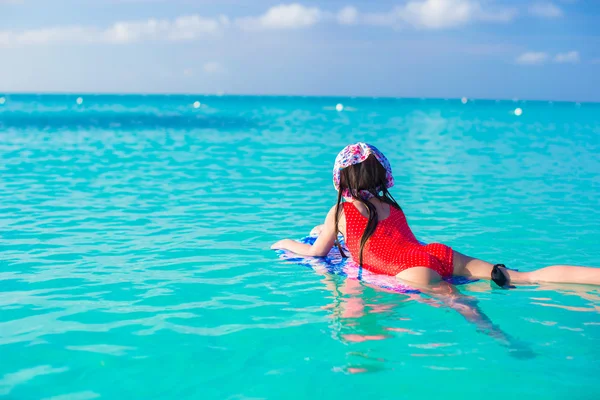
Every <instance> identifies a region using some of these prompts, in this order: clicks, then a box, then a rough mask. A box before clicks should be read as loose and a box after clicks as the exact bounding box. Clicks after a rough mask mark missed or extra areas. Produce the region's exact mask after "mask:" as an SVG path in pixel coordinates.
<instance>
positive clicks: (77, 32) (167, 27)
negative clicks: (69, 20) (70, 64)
mask: <svg viewBox="0 0 600 400" xmlns="http://www.w3.org/2000/svg"><path fill="white" fill-rule="evenodd" d="M227 25H229V19H228V18H227V17H225V16H221V17H219V18H203V17H201V16H199V15H188V16H182V17H179V18H176V19H174V20H159V19H148V20H145V21H124V22H116V23H114V24H113V25H111V26H109V27H107V28H105V29H98V28H95V27H86V26H57V27H50V28H42V29H31V30H26V31H21V32H14V31H0V47H18V46H24V45H45V44H53V43H117V44H124V43H136V42H140V41H145V40H168V41H185V40H194V39H198V38H200V37H202V36H209V35H214V34H216V33H218V32H219V31H220V30H221V29H222V28H224V27H225V26H227Z"/></svg>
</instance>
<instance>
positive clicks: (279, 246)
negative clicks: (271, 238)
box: [271, 239, 291, 250]
mask: <svg viewBox="0 0 600 400" xmlns="http://www.w3.org/2000/svg"><path fill="white" fill-rule="evenodd" d="M290 242H291V240H290V239H283V240H280V241H279V242H277V243H274V244H273V245H272V246H271V250H287V249H288V247H289V243H290Z"/></svg>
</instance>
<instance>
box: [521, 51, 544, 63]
mask: <svg viewBox="0 0 600 400" xmlns="http://www.w3.org/2000/svg"><path fill="white" fill-rule="evenodd" d="M547 60H548V53H544V52H542V51H529V52H527V53H523V54H521V55H520V56H519V57H517V59H516V62H517V64H521V65H540V64H543V63H545V62H546V61H547Z"/></svg>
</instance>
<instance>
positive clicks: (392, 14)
mask: <svg viewBox="0 0 600 400" xmlns="http://www.w3.org/2000/svg"><path fill="white" fill-rule="evenodd" d="M354 14H355V15H354V17H353V20H358V21H359V22H360V23H363V24H366V25H378V26H390V27H393V28H403V27H413V28H417V29H447V28H454V27H458V26H462V25H466V24H468V23H472V22H477V21H487V22H509V21H512V20H513V19H514V18H515V17H516V15H517V11H516V9H514V8H506V7H496V8H490V7H483V6H482V5H481V3H479V2H478V1H474V0H412V1H409V2H408V3H406V4H404V5H402V6H397V7H395V8H393V9H392V10H391V11H389V12H383V13H365V14H358V13H354ZM348 15H351V14H350V13H348ZM338 19H339V15H338Z"/></svg>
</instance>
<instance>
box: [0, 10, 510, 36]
mask: <svg viewBox="0 0 600 400" xmlns="http://www.w3.org/2000/svg"><path fill="white" fill-rule="evenodd" d="M0 1H7V0H0ZM481 1H482V2H480V1H478V0H409V1H408V2H407V3H405V4H404V5H403V6H399V7H395V8H394V9H392V10H391V11H389V12H387V13H365V14H361V13H360V12H359V11H358V10H357V9H356V8H355V7H352V6H347V7H344V8H342V9H341V10H339V11H338V12H337V13H334V12H329V11H323V10H321V9H319V8H317V7H307V6H304V5H302V4H299V3H292V4H280V5H277V6H274V7H271V8H270V9H268V10H267V11H266V12H265V13H264V14H263V15H260V16H257V17H242V18H237V19H235V20H234V21H233V23H232V22H231V21H230V20H229V18H228V17H226V16H220V17H216V18H205V17H202V16H199V15H184V16H181V17H178V18H175V19H155V18H151V19H147V20H140V21H120V22H115V23H113V24H112V25H110V26H108V27H104V28H100V27H94V26H80V25H73V26H56V27H45V28H39V29H30V30H24V31H15V30H7V31H0V47H19V46H27V45H51V44H57V43H60V44H66V43H84V44H87V43H112V44H127V43H138V42H142V41H189V40H196V39H199V38H201V37H205V36H211V35H215V34H218V33H220V32H221V31H223V30H224V29H226V28H228V27H230V26H231V25H234V26H235V27H238V28H240V29H243V30H277V29H300V28H307V27H310V26H313V25H315V24H317V23H319V22H322V21H327V22H335V21H337V23H339V24H342V25H354V24H363V25H377V26H388V27H392V28H399V27H413V28H417V29H446V28H453V27H457V26H461V25H465V24H467V23H471V22H475V21H487V22H508V21H511V20H512V19H513V18H514V17H515V16H516V11H515V10H514V9H511V8H496V9H493V8H489V7H488V6H487V4H488V3H487V2H485V3H483V1H484V0H481ZM482 4H486V7H483V6H482Z"/></svg>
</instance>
